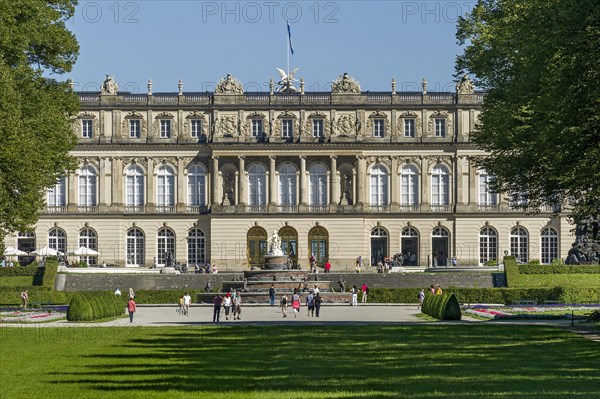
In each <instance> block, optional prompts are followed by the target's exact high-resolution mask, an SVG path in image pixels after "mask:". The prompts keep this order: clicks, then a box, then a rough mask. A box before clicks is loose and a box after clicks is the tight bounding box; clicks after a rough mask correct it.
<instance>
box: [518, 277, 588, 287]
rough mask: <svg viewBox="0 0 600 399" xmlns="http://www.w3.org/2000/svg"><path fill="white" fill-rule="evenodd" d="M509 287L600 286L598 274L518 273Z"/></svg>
mask: <svg viewBox="0 0 600 399" xmlns="http://www.w3.org/2000/svg"><path fill="white" fill-rule="evenodd" d="M511 287H515V288H518V287H523V288H544V287H548V288H551V287H580V288H589V287H600V274H519V280H518V281H517V282H516V284H514V285H511Z"/></svg>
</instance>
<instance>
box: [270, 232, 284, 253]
mask: <svg viewBox="0 0 600 399" xmlns="http://www.w3.org/2000/svg"><path fill="white" fill-rule="evenodd" d="M268 244H269V256H283V251H282V250H281V239H280V238H279V235H278V234H277V231H275V230H273V234H271V237H269V241H268Z"/></svg>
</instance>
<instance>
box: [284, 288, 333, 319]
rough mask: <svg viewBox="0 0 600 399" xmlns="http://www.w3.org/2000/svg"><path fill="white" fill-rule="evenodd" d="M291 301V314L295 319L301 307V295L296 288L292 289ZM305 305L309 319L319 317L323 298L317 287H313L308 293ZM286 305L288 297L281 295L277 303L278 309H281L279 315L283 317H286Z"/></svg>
mask: <svg viewBox="0 0 600 399" xmlns="http://www.w3.org/2000/svg"><path fill="white" fill-rule="evenodd" d="M291 299H292V312H293V313H294V318H297V317H298V315H299V314H300V308H301V306H302V293H301V291H300V290H299V289H298V288H294V293H293V294H292V298H291ZM305 303H306V308H307V310H308V316H309V317H315V316H316V317H319V316H320V314H321V304H322V303H323V298H322V297H321V294H320V292H319V287H318V286H316V285H315V287H314V288H312V289H311V290H310V291H309V292H308V295H307V297H306V302H305ZM288 305H289V303H288V297H287V295H285V294H283V295H282V296H281V300H280V302H279V307H280V308H281V314H282V315H283V317H287V311H288Z"/></svg>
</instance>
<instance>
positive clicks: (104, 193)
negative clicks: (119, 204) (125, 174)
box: [96, 158, 110, 213]
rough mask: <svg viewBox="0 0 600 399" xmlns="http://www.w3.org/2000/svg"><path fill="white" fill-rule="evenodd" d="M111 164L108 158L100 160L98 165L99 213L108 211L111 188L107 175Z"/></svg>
mask: <svg viewBox="0 0 600 399" xmlns="http://www.w3.org/2000/svg"><path fill="white" fill-rule="evenodd" d="M108 162H110V161H109V159H108V158H100V160H99V162H98V165H99V168H98V176H97V177H96V185H97V190H98V191H97V193H98V211H99V212H101V213H104V212H106V211H107V210H108V207H107V205H106V203H107V201H109V198H110V197H109V195H110V186H109V185H107V184H106V183H107V181H108V177H107V173H106V164H107V163H108Z"/></svg>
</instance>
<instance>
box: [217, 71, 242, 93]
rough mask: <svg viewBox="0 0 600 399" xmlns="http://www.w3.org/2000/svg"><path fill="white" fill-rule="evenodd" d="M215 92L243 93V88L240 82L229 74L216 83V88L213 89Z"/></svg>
mask: <svg viewBox="0 0 600 399" xmlns="http://www.w3.org/2000/svg"><path fill="white" fill-rule="evenodd" d="M215 93H217V94H244V89H243V87H242V84H241V83H240V82H239V81H238V80H237V79H235V78H234V77H233V76H231V75H230V74H227V76H226V77H225V78H224V79H221V80H220V81H219V83H217V88H216V89H215Z"/></svg>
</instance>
